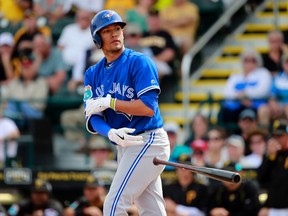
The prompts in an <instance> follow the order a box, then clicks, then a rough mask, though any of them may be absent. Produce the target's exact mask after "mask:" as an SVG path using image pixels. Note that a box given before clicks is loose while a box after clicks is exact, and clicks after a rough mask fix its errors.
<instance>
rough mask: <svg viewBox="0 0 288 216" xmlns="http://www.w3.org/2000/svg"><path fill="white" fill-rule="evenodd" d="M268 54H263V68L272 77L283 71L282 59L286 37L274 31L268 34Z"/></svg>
mask: <svg viewBox="0 0 288 216" xmlns="http://www.w3.org/2000/svg"><path fill="white" fill-rule="evenodd" d="M268 44H269V50H268V53H263V54H262V59H263V64H264V65H263V66H264V67H265V68H266V69H267V70H269V71H270V72H271V73H272V75H275V74H276V73H277V72H279V71H282V70H283V68H282V64H281V57H282V54H283V46H284V36H283V33H282V32H281V31H278V30H274V31H271V32H270V33H269V34H268Z"/></svg>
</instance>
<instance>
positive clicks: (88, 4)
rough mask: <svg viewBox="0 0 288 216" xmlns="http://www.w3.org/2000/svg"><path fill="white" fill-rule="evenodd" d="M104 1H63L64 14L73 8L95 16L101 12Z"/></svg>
mask: <svg viewBox="0 0 288 216" xmlns="http://www.w3.org/2000/svg"><path fill="white" fill-rule="evenodd" d="M104 3H105V0H81V1H79V0H65V1H64V8H63V10H64V12H65V13H68V12H69V11H70V10H73V7H75V8H76V11H78V10H85V11H89V12H92V13H94V14H96V13H97V12H98V11H100V10H103V7H104Z"/></svg>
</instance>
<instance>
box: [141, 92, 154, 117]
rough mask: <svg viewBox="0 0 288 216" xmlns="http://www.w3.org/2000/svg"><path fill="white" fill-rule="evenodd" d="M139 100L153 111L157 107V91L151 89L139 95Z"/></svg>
mask: <svg viewBox="0 0 288 216" xmlns="http://www.w3.org/2000/svg"><path fill="white" fill-rule="evenodd" d="M140 100H141V101H142V102H143V103H144V104H145V105H146V106H148V107H149V108H150V109H152V110H153V111H154V112H155V111H156V109H157V107H158V91H157V90H155V89H154V90H152V91H148V92H145V94H143V95H141V96H140Z"/></svg>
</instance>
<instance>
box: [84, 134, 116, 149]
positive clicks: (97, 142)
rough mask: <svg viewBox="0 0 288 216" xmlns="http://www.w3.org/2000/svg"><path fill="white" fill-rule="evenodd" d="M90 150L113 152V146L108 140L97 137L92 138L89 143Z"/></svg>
mask: <svg viewBox="0 0 288 216" xmlns="http://www.w3.org/2000/svg"><path fill="white" fill-rule="evenodd" d="M89 150H90V151H94V150H108V151H111V150H112V149H111V146H110V144H109V143H108V140H107V139H106V138H104V137H102V136H99V135H96V136H92V137H91V139H90V142H89Z"/></svg>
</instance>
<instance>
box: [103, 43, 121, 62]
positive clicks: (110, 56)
mask: <svg viewBox="0 0 288 216" xmlns="http://www.w3.org/2000/svg"><path fill="white" fill-rule="evenodd" d="M123 51H124V47H123V48H121V49H119V50H113V51H111V50H109V51H108V50H103V53H104V55H105V57H106V60H107V63H109V62H113V61H115V60H116V59H117V58H118V57H119V56H120V55H121V54H122V53H123Z"/></svg>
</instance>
